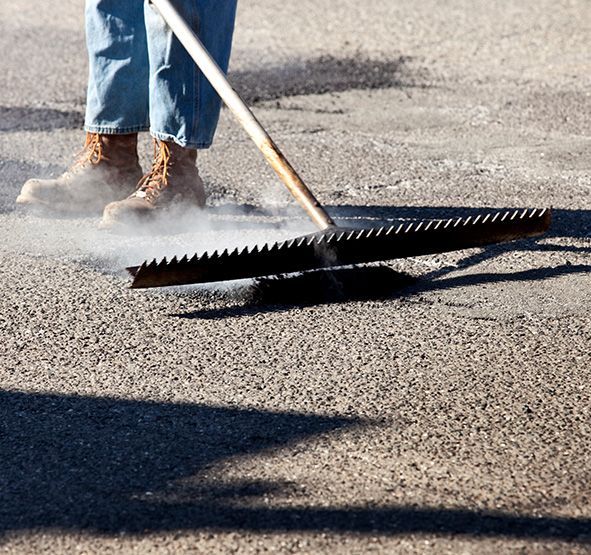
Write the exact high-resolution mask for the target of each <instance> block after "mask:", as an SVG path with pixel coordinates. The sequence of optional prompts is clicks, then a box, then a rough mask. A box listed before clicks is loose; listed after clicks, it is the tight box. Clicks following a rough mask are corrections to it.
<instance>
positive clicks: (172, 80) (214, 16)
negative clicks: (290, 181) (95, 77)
mask: <svg viewBox="0 0 591 555" xmlns="http://www.w3.org/2000/svg"><path fill="white" fill-rule="evenodd" d="M172 2H173V4H174V5H175V7H176V8H177V9H178V10H179V12H180V13H181V15H182V16H183V17H184V19H185V20H186V21H187V22H188V23H189V24H190V25H191V26H192V27H193V29H195V31H197V33H198V35H199V36H200V38H201V40H202V41H203V43H204V45H205V47H206V48H207V49H208V50H209V52H210V53H211V54H212V55H213V57H214V58H215V59H216V61H217V62H218V64H219V65H220V66H221V68H222V69H223V70H224V71H226V70H227V68H228V62H229V59H230V50H231V46H232V34H233V31H234V19H235V15H236V0H172ZM145 20H146V29H147V37H148V54H149V59H150V132H151V134H152V136H153V137H154V140H155V147H156V148H155V155H154V163H153V165H152V170H151V171H150V173H149V174H148V175H147V176H145V177H144V179H143V180H142V182H141V183H140V185H139V187H138V189H137V190H136V191H135V192H134V193H133V194H132V195H131V196H130V197H128V198H127V199H125V200H122V201H119V202H112V203H111V204H109V205H108V206H106V207H105V210H104V212H103V220H102V226H103V227H105V228H109V227H114V226H117V225H121V224H124V225H125V224H130V223H131V224H133V223H134V221H135V218H136V217H139V218H144V217H146V216H153V215H154V214H158V213H160V212H162V209H167V208H170V207H180V208H190V207H202V206H203V205H204V203H205V191H204V188H203V182H202V181H201V178H200V177H199V173H198V171H197V168H196V167H195V162H196V156H197V149H203V148H208V147H209V146H210V145H211V143H212V141H213V136H214V133H215V130H216V127H217V123H218V119H219V113H220V108H221V100H220V98H219V97H218V95H217V93H216V92H215V90H214V89H213V88H212V87H211V85H210V84H209V82H208V81H207V79H206V78H205V77H204V76H203V75H202V74H201V72H200V71H199V70H198V69H197V67H196V65H195V63H194V62H193V60H192V59H191V57H190V56H189V54H187V52H186V51H185V49H184V47H183V46H182V45H181V44H180V42H179V41H178V40H177V39H176V38H175V37H174V35H173V33H172V31H171V30H170V29H169V28H168V26H167V25H166V23H165V22H164V20H163V19H162V18H161V17H160V15H159V14H158V13H157V11H156V10H155V8H153V7H151V6H150V5H149V3H148V1H147V0H146V4H145Z"/></svg>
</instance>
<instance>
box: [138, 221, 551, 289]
mask: <svg viewBox="0 0 591 555" xmlns="http://www.w3.org/2000/svg"><path fill="white" fill-rule="evenodd" d="M550 220H551V212H550V210H547V209H533V210H530V209H527V210H515V211H506V212H496V213H488V214H481V215H478V216H470V217H467V218H457V219H449V220H423V221H416V222H412V223H402V224H399V225H396V226H391V227H380V228H366V229H349V228H341V227H335V228H332V229H329V230H327V231H322V232H319V233H314V234H311V235H305V236H303V237H298V238H296V239H292V240H290V241H284V242H281V243H274V244H271V245H269V244H266V245H264V246H263V247H260V248H259V247H253V248H244V249H242V250H239V249H236V250H234V251H233V252H228V251H227V250H226V251H223V252H221V253H220V252H217V251H216V252H214V253H212V254H208V253H204V254H202V255H200V256H198V255H195V256H193V257H192V258H188V257H186V256H185V257H183V258H182V259H180V260H178V259H177V258H176V257H175V258H173V259H172V260H167V259H166V258H165V259H163V260H162V261H160V262H158V261H156V260H153V261H152V262H150V263H148V262H144V263H143V264H142V265H141V266H134V267H130V268H128V269H127V270H128V271H129V273H130V274H131V275H132V276H133V282H132V284H131V287H132V288H137V289H139V288H149V287H165V286H171V285H188V284H193V283H209V282H216V281H229V280H235V279H244V278H254V277H263V276H269V275H276V274H289V273H293V272H301V271H305V270H314V269H320V268H329V267H336V266H347V265H350V264H361V263H366V262H377V261H384V260H392V259H395V258H407V257H411V256H420V255H425V254H436V253H442V252H450V251H455V250H461V249H468V248H474V247H481V246H485V245H491V244H495V243H504V242H507V241H513V240H515V239H522V238H525V237H535V236H538V235H542V234H543V233H544V232H545V231H546V230H547V229H548V227H549V226H550Z"/></svg>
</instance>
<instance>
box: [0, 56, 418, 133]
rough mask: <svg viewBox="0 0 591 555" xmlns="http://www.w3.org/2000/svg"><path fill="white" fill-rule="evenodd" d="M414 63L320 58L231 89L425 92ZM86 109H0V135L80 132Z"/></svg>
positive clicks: (255, 75)
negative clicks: (412, 66) (417, 89)
mask: <svg viewBox="0 0 591 555" xmlns="http://www.w3.org/2000/svg"><path fill="white" fill-rule="evenodd" d="M410 60H411V58H409V57H407V56H399V57H396V58H393V59H390V60H380V59H371V58H367V57H363V56H357V57H344V58H337V57H334V56H320V57H317V58H312V59H309V60H295V61H293V62H291V63H287V64H282V65H280V66H271V67H265V68H263V69H247V70H239V71H234V72H231V73H230V80H231V81H232V84H233V85H234V87H235V88H236V90H238V91H239V92H240V94H241V95H242V97H243V98H244V99H245V100H246V102H247V103H249V104H256V103H257V102H263V101H268V100H278V99H280V98H285V97H289V96H295V95H298V96H299V95H302V96H307V95H312V94H325V93H336V92H345V91H349V90H370V89H387V88H410V87H417V86H422V85H420V84H418V81H417V79H421V75H413V73H411V71H410V70H409V69H408V67H407V66H408V62H409V61H410ZM83 124H84V113H83V107H80V108H79V109H78V110H59V109H55V108H49V107H38V106H0V133H15V132H22V131H53V130H55V129H82V126H83Z"/></svg>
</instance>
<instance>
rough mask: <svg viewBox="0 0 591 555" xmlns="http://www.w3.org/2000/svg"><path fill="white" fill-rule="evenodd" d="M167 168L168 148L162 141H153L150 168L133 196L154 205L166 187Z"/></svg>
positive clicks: (168, 160)
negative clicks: (152, 156)
mask: <svg viewBox="0 0 591 555" xmlns="http://www.w3.org/2000/svg"><path fill="white" fill-rule="evenodd" d="M169 168H170V148H169V146H168V145H167V144H166V143H165V142H163V141H157V140H154V161H153V162H152V168H151V169H150V171H149V172H148V173H147V174H146V175H144V177H142V179H141V180H140V182H139V184H138V188H137V190H136V192H135V193H134V194H133V196H135V197H140V198H145V199H146V200H147V201H148V202H151V203H154V202H155V201H156V199H157V198H158V197H159V196H160V194H161V193H162V191H163V190H164V189H166V187H168V172H169Z"/></svg>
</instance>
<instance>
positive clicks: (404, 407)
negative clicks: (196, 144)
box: [0, 0, 591, 554]
mask: <svg viewBox="0 0 591 555" xmlns="http://www.w3.org/2000/svg"><path fill="white" fill-rule="evenodd" d="M4 4H6V5H4V6H3V7H2V11H3V17H2V21H1V22H0V30H1V31H2V32H1V33H0V46H1V47H2V51H3V52H4V56H3V58H2V61H1V62H0V179H1V182H2V189H1V190H2V193H1V194H0V232H1V234H2V237H3V240H2V242H0V279H1V283H2V295H1V296H0V333H1V335H2V342H1V345H2V346H1V347H0V416H1V417H0V552H6V553H52V554H53V553H61V552H64V553H110V552H124V553H127V552H129V553H132V552H140V553H179V552H188V553H229V552H236V553H266V552H274V553H506V552H513V551H516V552H522V553H588V552H589V549H590V548H591V547H590V546H591V491H590V490H591V488H590V486H589V484H590V483H591V463H590V462H589V457H588V452H589V450H590V448H591V429H590V424H591V414H590V409H589V407H590V406H591V403H590V401H591V386H590V383H591V379H590V378H591V364H590V362H591V356H590V355H589V346H590V342H591V317H590V316H589V309H590V308H591V290H590V285H591V280H590V277H589V271H590V270H591V258H590V254H591V177H590V176H591V154H590V153H591V136H590V131H591V116H590V114H591V93H590V92H589V91H591V86H590V85H591V82H590V75H591V72H590V71H589V70H590V69H591V60H590V57H589V49H588V25H587V22H588V21H589V20H590V19H591V9H590V8H591V7H590V6H589V4H588V2H585V1H584V0H574V1H568V2H567V1H559V2H550V1H547V0H542V1H537V2H533V1H527V2H521V3H519V4H516V5H512V6H508V5H507V4H506V3H503V2H492V3H488V4H487V5H486V6H485V5H483V4H481V3H476V2H471V1H460V0H454V1H452V2H448V3H446V5H445V7H442V6H441V4H440V3H438V2H435V1H434V0H428V1H425V2H421V3H419V4H418V5H411V3H408V2H406V3H405V2H399V1H393V0H377V1H375V2H371V3H369V4H371V6H370V7H368V6H367V5H366V4H364V3H360V2H352V1H350V0H347V1H344V2H339V3H338V5H336V4H335V3H331V2H328V1H325V0H323V1H321V2H311V1H309V0H305V1H302V2H297V3H296V2H294V3H288V4H287V5H282V6H281V9H278V6H277V3H276V2H271V1H270V0H253V1H252V2H249V3H248V5H247V3H246V2H245V3H244V4H242V5H241V6H240V9H239V17H238V27H237V33H236V41H235V51H234V56H233V60H232V71H231V78H232V80H233V82H234V84H235V86H236V87H237V88H238V89H239V90H240V91H241V92H242V93H243V94H244V96H245V98H246V99H247V100H248V101H249V103H251V104H252V105H253V106H254V109H255V111H256V113H257V115H258V116H259V117H260V119H261V120H262V121H263V122H264V123H265V124H267V125H268V126H269V129H270V131H271V133H272V135H273V136H274V137H275V138H276V140H277V142H278V143H280V145H282V146H283V147H284V149H285V151H286V153H287V154H288V157H289V158H290V159H292V161H293V163H294V165H295V166H296V167H297V168H298V169H300V171H301V173H302V175H303V177H304V178H305V179H306V180H307V181H308V182H309V184H310V186H311V187H312V188H313V189H314V190H315V191H316V192H317V193H318V196H319V198H320V199H321V200H322V201H323V202H324V203H325V204H326V206H327V208H328V210H329V211H330V212H331V214H333V215H334V216H335V217H336V218H337V219H338V221H340V222H343V223H356V224H358V223H360V222H364V223H372V224H376V225H379V224H382V223H393V222H399V221H406V220H408V219H414V218H421V217H426V218H437V217H460V216H466V215H471V214H473V213H475V210H478V209H505V208H514V207H525V206H532V207H547V206H552V207H553V208H554V222H553V226H552V228H551V231H550V233H549V234H548V235H547V236H545V237H544V238H540V239H536V240H528V241H520V242H516V243H513V244H511V245H504V246H494V247H490V248H486V249H474V250H471V251H466V252H459V253H453V254H446V255H437V256H426V257H419V258H415V259H410V260H403V261H396V262H393V263H388V264H382V265H372V266H368V267H366V268H360V269H357V270H352V269H344V270H340V271H338V272H335V273H334V274H332V275H326V274H312V275H304V276H291V277H287V278H282V279H268V280H263V281H261V282H259V283H252V282H249V281H242V282H238V283H230V284H222V285H216V286H208V287H190V288H177V289H169V290H158V291H151V292H142V291H132V290H130V289H129V288H128V284H129V280H128V277H127V276H126V274H125V271H124V267H125V266H126V265H129V264H135V263H138V262H141V261H142V259H143V258H144V257H145V258H148V257H160V256H171V255H174V254H181V253H184V252H187V253H188V254H192V253H193V252H202V251H204V250H212V249H217V248H226V247H230V246H238V245H242V244H250V243H252V242H259V243H260V242H265V241H273V240H276V239H283V238H286V237H289V236H291V235H292V234H296V235H297V234H300V233H305V232H308V231H311V230H312V226H311V224H310V223H309V222H308V221H307V220H306V218H305V217H304V216H303V215H302V214H301V212H300V211H299V209H297V207H294V206H293V203H292V202H291V201H290V199H289V197H288V195H287V193H286V192H285V191H283V190H282V189H281V186H280V185H279V184H278V183H277V181H276V179H275V177H274V175H273V173H272V172H271V171H270V170H269V169H268V168H267V167H266V166H265V164H264V162H263V161H262V160H261V157H260V155H258V153H256V152H255V150H254V147H253V146H252V145H251V143H250V142H249V140H248V139H247V138H246V137H245V136H244V133H243V132H242V131H241V130H240V129H239V128H238V127H237V126H236V124H235V123H234V122H233V120H232V118H231V116H230V114H228V113H227V112H224V113H223V114H222V120H221V123H220V128H219V132H218V136H217V139H216V143H215V146H214V148H212V149H211V150H210V151H208V152H206V153H203V154H201V155H200V157H199V165H200V168H201V172H202V174H203V176H204V178H205V180H206V184H207V187H208V192H209V194H210V207H209V208H208V210H207V212H206V213H205V214H203V215H201V216H200V217H198V218H197V217H196V218H195V220H192V219H191V217H188V218H185V219H183V220H181V221H180V223H179V221H177V222H176V227H175V226H170V227H169V226H167V225H166V224H164V225H162V226H161V227H159V228H158V230H157V231H158V234H157V236H150V235H146V234H140V235H116V234H109V233H105V232H101V231H99V230H98V229H97V227H96V225H97V223H98V217H85V218H65V217H63V216H62V217H53V218H47V217H40V216H39V215H35V214H27V213H23V212H22V211H20V210H19V211H17V210H15V206H14V199H15V198H16V195H17V194H18V191H19V189H20V186H21V185H22V183H23V182H24V181H25V180H26V179H27V178H29V177H32V176H41V177H43V176H50V175H57V174H58V173H59V172H60V171H61V170H62V169H63V168H64V167H65V166H66V165H67V164H68V163H69V161H70V160H71V157H72V154H73V153H74V152H75V151H76V150H77V149H79V148H80V145H81V142H82V134H81V131H80V129H79V127H80V125H81V122H82V117H83V111H84V95H85V86H86V83H85V81H86V60H85V51H84V35H83V2H81V0H71V1H68V2H64V3H62V4H65V6H64V5H60V6H59V7H56V6H53V5H52V6H50V5H39V4H38V3H36V2H32V1H31V0H22V1H21V2H18V3H16V2H4ZM148 155H149V145H148V142H147V138H144V139H143V140H142V159H143V162H144V164H147V163H148ZM180 224H182V229H179V228H178V227H179V225H180Z"/></svg>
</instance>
